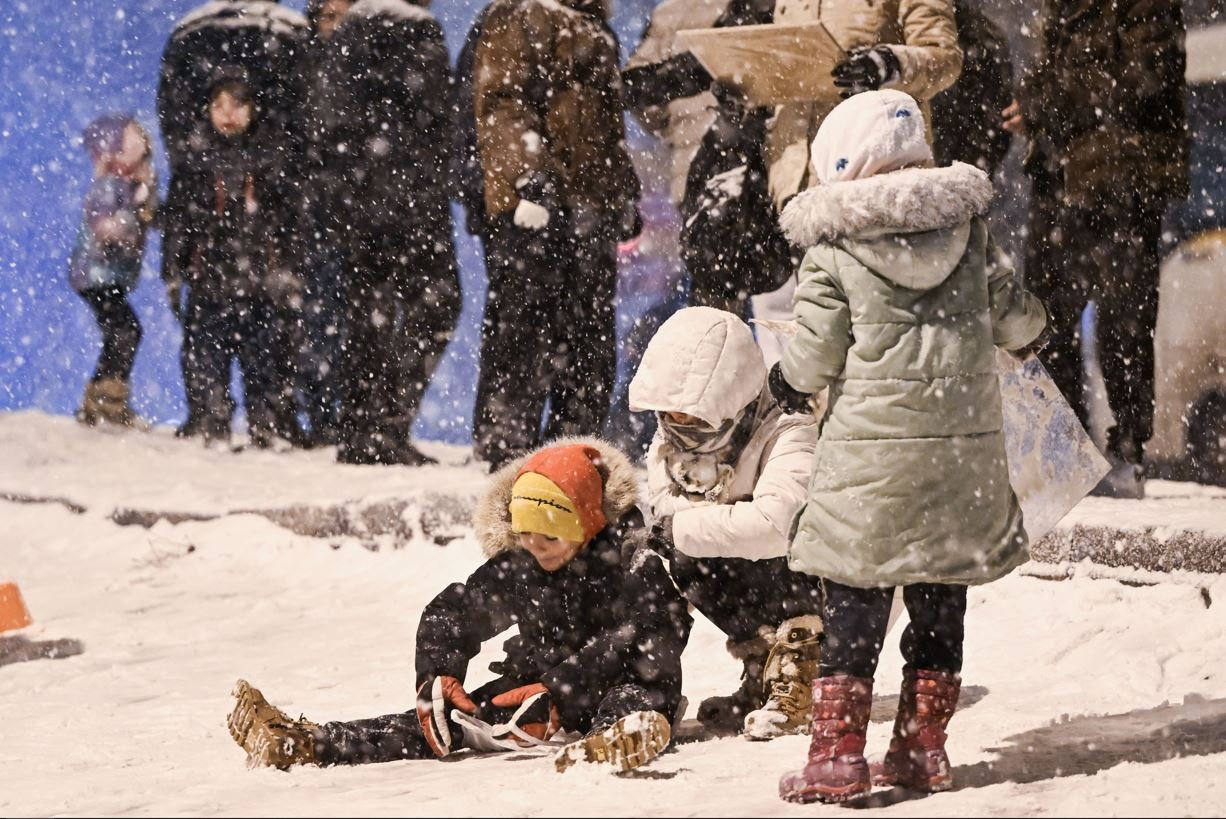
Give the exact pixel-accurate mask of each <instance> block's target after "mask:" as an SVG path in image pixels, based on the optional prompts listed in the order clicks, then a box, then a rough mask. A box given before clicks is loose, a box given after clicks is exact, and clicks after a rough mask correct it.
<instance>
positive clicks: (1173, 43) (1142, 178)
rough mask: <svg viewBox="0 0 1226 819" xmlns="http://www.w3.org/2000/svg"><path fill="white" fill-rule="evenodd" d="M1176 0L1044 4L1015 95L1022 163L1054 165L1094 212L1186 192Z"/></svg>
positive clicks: (1055, 0)
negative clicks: (1109, 203) (1098, 206)
mask: <svg viewBox="0 0 1226 819" xmlns="http://www.w3.org/2000/svg"><path fill="white" fill-rule="evenodd" d="M1184 35H1185V30H1184V22H1183V8H1182V3H1181V0H1047V2H1046V3H1045V5H1044V9H1043V38H1042V42H1043V45H1042V52H1041V53H1040V55H1039V59H1038V61H1037V63H1036V64H1035V67H1034V68H1033V69H1032V71H1031V72H1030V73H1029V74H1028V75H1027V78H1026V81H1025V82H1024V84H1023V87H1022V92H1021V103H1022V112H1023V116H1024V117H1025V118H1026V124H1027V128H1028V129H1029V130H1030V132H1031V134H1032V135H1033V137H1034V140H1033V143H1032V145H1033V150H1032V154H1031V156H1030V157H1029V158H1028V159H1029V162H1030V164H1031V168H1032V169H1033V168H1034V167H1035V165H1036V164H1037V163H1043V165H1044V166H1045V167H1046V168H1047V169H1049V170H1056V169H1062V171H1063V182H1064V189H1065V192H1066V194H1067V195H1068V196H1069V198H1070V199H1071V200H1073V201H1074V202H1079V203H1081V204H1084V205H1088V206H1093V205H1094V204H1095V203H1097V202H1101V201H1104V200H1106V199H1113V198H1116V196H1117V192H1120V191H1131V190H1136V191H1137V192H1138V193H1140V194H1141V195H1142V196H1144V197H1146V198H1150V197H1152V198H1153V199H1155V200H1158V201H1161V200H1164V199H1167V198H1171V197H1177V196H1184V195H1186V194H1187V193H1188V190H1189V181H1188V136H1187V129H1186V114H1185V102H1184V97H1185V81H1184V71H1185V69H1186V65H1187V58H1186V55H1185V52H1184Z"/></svg>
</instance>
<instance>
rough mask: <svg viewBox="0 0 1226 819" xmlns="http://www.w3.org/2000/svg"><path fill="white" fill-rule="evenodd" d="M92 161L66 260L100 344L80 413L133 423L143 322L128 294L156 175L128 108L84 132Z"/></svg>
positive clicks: (153, 201) (151, 213)
mask: <svg viewBox="0 0 1226 819" xmlns="http://www.w3.org/2000/svg"><path fill="white" fill-rule="evenodd" d="M83 140H84V144H85V150H86V151H88V152H89V155H90V159H91V160H92V161H93V166H94V181H93V183H92V184H91V185H90V188H89V193H88V194H86V196H85V207H84V215H83V217H82V220H81V227H80V229H79V230H78V231H77V239H76V244H75V246H74V247H73V251H72V260H71V262H70V265H69V283H70V284H71V285H72V287H73V289H74V290H76V291H77V294H78V295H80V296H81V298H82V299H84V301H85V303H86V304H88V305H89V308H90V310H92V311H93V313H94V320H95V321H97V322H98V329H99V330H100V331H101V332H102V350H101V352H100V353H99V354H98V363H97V365H96V366H95V367H94V374H93V376H92V377H91V378H90V381H89V383H88V384H87V385H86V387H85V397H84V399H83V400H82V401H81V408H80V409H79V410H78V411H77V418H78V419H79V420H81V421H82V422H84V423H86V424H89V425H91V426H93V425H95V424H98V423H100V422H106V423H111V424H118V425H122V426H131V425H132V424H134V423H136V421H137V418H136V414H135V413H134V412H133V411H132V408H131V405H130V403H129V398H130V396H131V380H132V365H133V364H134V363H135V361H136V348H137V346H138V345H139V344H140V339H141V326H140V321H139V320H138V319H137V318H136V313H135V312H133V310H132V306H131V305H130V304H129V303H128V293H129V292H130V291H131V290H132V288H133V287H135V286H136V282H137V280H138V279H139V278H140V269H141V262H142V261H143V259H144V256H145V237H146V234H147V233H148V230H149V226H150V225H151V224H153V220H154V217H155V216H156V214H157V204H158V201H157V177H156V174H155V171H154V169H153V149H152V143H151V142H150V139H149V134H148V132H146V131H145V129H144V128H143V127H141V125H140V123H139V122H137V121H136V119H135V118H134V117H132V116H131V115H130V114H106V115H104V116H101V117H99V118H98V119H96V120H94V121H93V122H91V123H90V124H89V126H88V127H87V128H86V129H85V133H84V135H83Z"/></svg>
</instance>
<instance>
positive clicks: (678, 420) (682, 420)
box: [664, 412, 703, 427]
mask: <svg viewBox="0 0 1226 819" xmlns="http://www.w3.org/2000/svg"><path fill="white" fill-rule="evenodd" d="M664 414H665V415H666V416H668V420H670V421H672V422H673V423H674V424H681V425H682V426H687V427H692V426H695V425H697V424H701V423H703V420H702V419H701V418H699V417H698V416H697V415H689V414H687V413H684V412H666V413H664Z"/></svg>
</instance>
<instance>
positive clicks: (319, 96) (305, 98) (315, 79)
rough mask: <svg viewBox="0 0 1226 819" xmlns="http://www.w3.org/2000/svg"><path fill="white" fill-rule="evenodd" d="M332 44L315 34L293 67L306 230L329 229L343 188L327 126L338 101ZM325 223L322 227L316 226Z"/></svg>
mask: <svg viewBox="0 0 1226 819" xmlns="http://www.w3.org/2000/svg"><path fill="white" fill-rule="evenodd" d="M329 45H330V43H329V42H328V41H325V40H323V39H321V38H319V37H318V36H314V35H312V36H311V37H310V39H308V40H307V42H306V43H305V44H304V46H303V47H302V49H301V51H299V55H298V61H297V64H296V65H295V66H294V83H295V85H296V87H297V91H296V94H295V96H296V98H297V100H298V106H297V108H296V110H295V112H294V119H293V123H294V124H293V130H294V132H295V133H296V134H297V137H298V141H299V146H300V149H301V153H300V155H299V156H298V157H297V161H296V165H295V170H296V172H297V176H298V183H297V184H298V188H297V190H296V191H295V193H297V195H298V197H299V201H300V203H301V207H302V211H303V215H304V217H305V220H304V228H305V229H306V230H315V229H318V228H319V227H324V228H327V227H329V223H330V221H331V220H330V219H329V218H328V217H330V216H331V212H332V210H333V208H332V202H333V200H334V199H335V198H336V191H337V190H339V186H340V174H341V169H340V168H339V167H338V163H337V162H336V158H335V151H334V150H333V146H332V145H330V144H329V142H328V132H327V123H328V122H330V121H333V119H334V115H333V114H332V112H331V111H330V110H329V109H328V106H330V105H331V104H332V103H333V102H334V101H335V100H336V95H335V93H334V92H333V91H332V85H333V84H334V80H333V78H332V77H331V76H330V75H329V73H328V69H329V65H328V62H329V60H328V47H329ZM321 219H322V220H324V223H323V224H322V225H317V224H315V223H316V222H318V221H319V220H321Z"/></svg>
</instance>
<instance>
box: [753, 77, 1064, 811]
mask: <svg viewBox="0 0 1226 819" xmlns="http://www.w3.org/2000/svg"><path fill="white" fill-rule="evenodd" d="M811 161H812V166H813V170H814V172H815V173H816V175H817V178H818V179H819V181H820V185H818V186H817V187H815V188H812V189H810V190H808V191H806V192H804V193H802V194H800V195H799V196H797V197H796V198H795V199H793V200H792V201H791V202H790V203H789V204H788V206H787V207H786V208H785V210H784V213H783V216H782V217H781V224H782V226H783V228H784V231H785V232H786V233H787V235H788V236H789V238H790V239H791V240H792V241H793V243H795V244H798V245H801V246H804V247H808V248H809V250H808V253H807V254H806V256H805V258H804V261H803V262H802V264H801V269H800V273H799V280H800V283H799V286H798V288H797V291H796V297H795V317H796V321H797V324H798V332H797V334H796V335H795V336H794V337H793V338H792V339H791V340H790V341H789V343H788V344H787V347H786V349H785V352H784V356H783V360H782V361H781V362H780V364H778V365H776V366H775V368H774V369H773V370H772V371H771V378H770V381H771V386H772V389H773V391H774V392H775V394H776V397H777V398H779V399H780V402H781V403H782V404H784V405H785V406H796V407H799V406H802V405H803V403H804V400H806V399H807V398H808V396H809V395H811V394H813V393H816V392H817V391H819V390H821V389H822V388H824V387H829V397H828V408H827V411H826V414H825V417H824V420H823V421H822V425H821V433H820V437H819V440H818V443H817V450H816V454H815V462H814V470H813V477H812V480H811V482H810V485H809V491H808V500H807V503H806V505H805V507H804V509H803V511H802V512H801V514H800V516H799V520H798V521H797V528H796V531H795V534H794V536H793V538H792V543H791V547H790V552H789V554H790V560H791V565H792V567H793V568H795V569H799V570H802V571H806V572H809V573H811V574H814V575H817V576H820V577H823V578H825V585H824V588H825V601H824V614H823V621H824V625H825V643H824V645H823V647H822V655H821V663H820V671H819V675H818V679H817V680H816V681H815V683H814V689H815V690H814V705H813V725H812V740H811V744H810V749H809V756H808V764H807V765H806V766H805V767H804V768H803V769H802V770H799V771H794V772H791V773H788V774H786V775H785V776H784V777H783V778H782V779H781V780H780V782H779V791H780V795H781V796H782V797H783V798H784V799H786V800H788V801H794V802H812V801H816V800H822V801H828V802H833V801H842V800H845V799H850V798H853V797H856V796H859V795H861V794H864V793H867V792H868V791H869V790H870V788H871V787H872V783H876V784H895V785H902V786H905V787H910V788H913V789H917V790H921V791H929V792H934V791H941V790H946V789H948V788H950V787H951V785H952V780H951V776H950V767H949V758H948V756H947V755H946V752H945V729H946V726H947V725H948V723H949V719H950V717H951V716H953V712H954V708H955V706H956V704H957V701H958V693H959V688H960V680H961V677H960V671H961V668H962V647H963V637H964V625H963V621H964V617H965V613H966V591H967V586H968V585H969V584H977V583H987V582H989V581H992V580H995V579H997V578H999V577H1001V576H1003V575H1005V574H1007V573H1008V572H1010V571H1012V569H1013V568H1015V567H1016V566H1018V565H1019V564H1021V563H1022V562H1024V561H1025V560H1026V559H1027V550H1026V546H1027V537H1026V531H1025V529H1024V528H1023V525H1022V513H1021V509H1020V507H1019V506H1018V501H1017V498H1016V497H1015V496H1014V493H1013V490H1012V488H1011V487H1010V485H1009V473H1008V468H1007V465H1006V461H1005V447H1004V440H1003V436H1002V433H1001V426H1002V416H1001V403H1000V389H999V386H998V384H997V376H996V368H995V365H994V358H993V356H994V354H995V350H994V347H997V346H998V347H1001V348H1003V349H1005V350H1008V351H1022V350H1024V348H1027V347H1028V346H1029V345H1032V344H1034V343H1035V341H1036V339H1037V338H1038V337H1039V335H1040V333H1041V332H1042V330H1043V327H1044V325H1045V323H1046V315H1045V312H1044V310H1043V307H1042V305H1041V304H1040V302H1039V300H1038V299H1037V298H1035V297H1034V296H1033V295H1031V294H1030V293H1028V292H1027V291H1026V290H1024V289H1023V288H1022V287H1021V286H1020V285H1019V284H1018V283H1017V281H1016V280H1015V278H1014V273H1013V269H1012V267H1011V265H1010V264H1009V262H1008V260H1007V258H1006V257H1005V256H1004V255H1003V254H1002V253H1001V252H1000V251H999V250H998V249H997V248H996V246H995V245H994V244H993V242H992V238H991V236H990V235H989V233H988V229H987V226H986V225H985V224H984V222H983V220H982V218H981V215H982V214H983V213H985V212H986V211H987V210H988V205H989V203H990V202H991V200H992V195H993V190H992V183H991V182H990V181H989V180H988V177H987V176H986V175H985V174H984V173H983V172H982V171H980V170H978V169H977V168H973V167H971V166H970V165H965V164H962V163H954V164H953V165H952V166H951V167H943V168H936V167H932V151H931V149H930V147H929V145H928V142H927V140H926V138H925V127H924V120H923V115H922V113H921V111H920V107H919V105H918V104H917V103H916V101H915V100H914V99H912V98H911V97H910V96H908V95H907V94H904V93H902V92H899V91H894V90H884V91H872V92H867V93H863V94H859V95H857V96H854V97H851V98H849V99H847V100H846V101H844V102H843V103H841V104H840V105H839V106H838V107H836V108H835V109H834V110H833V111H832V112H831V113H830V115H829V116H827V117H826V119H825V120H824V121H823V122H822V125H821V127H820V128H819V129H818V132H817V136H816V138H815V139H814V140H813V145H812V156H811ZM898 585H901V586H903V587H904V589H903V594H904V600H905V602H906V607H907V611H908V613H909V615H910V623H909V624H908V626H907V628H906V631H905V633H904V634H903V637H902V651H903V656H904V658H905V660H906V666H905V670H904V673H903V683H902V690H901V693H900V695H899V709H898V718H897V720H896V722H895V724H894V734H893V738H892V740H891V741H890V747H889V752H888V753H887V754H886V755H885V758H884V760H883V761H882V762H881V763H879V764H877V765H875V766H874V770H873V771H872V775H871V777H870V767H869V765H868V763H867V762H866V760H865V759H864V756H863V751H864V746H865V733H866V730H867V728H868V721H869V709H870V706H871V704H872V687H873V674H874V672H875V671H876V668H877V660H878V656H879V654H880V651H881V646H882V642H883V639H884V636H885V631H886V623H887V618H888V615H889V611H890V602H891V598H892V597H893V594H894V587H895V586H898Z"/></svg>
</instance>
